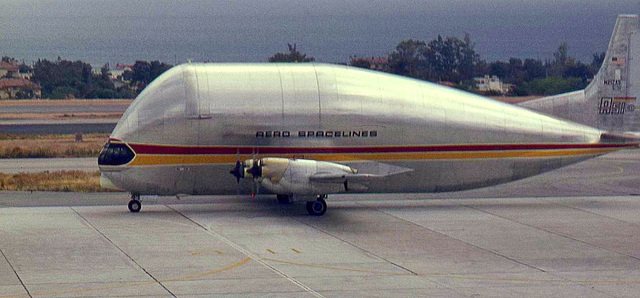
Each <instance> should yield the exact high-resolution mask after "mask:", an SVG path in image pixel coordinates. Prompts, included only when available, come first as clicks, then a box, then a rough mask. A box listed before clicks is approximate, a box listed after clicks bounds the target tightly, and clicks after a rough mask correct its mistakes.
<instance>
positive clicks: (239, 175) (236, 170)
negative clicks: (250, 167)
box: [229, 161, 244, 183]
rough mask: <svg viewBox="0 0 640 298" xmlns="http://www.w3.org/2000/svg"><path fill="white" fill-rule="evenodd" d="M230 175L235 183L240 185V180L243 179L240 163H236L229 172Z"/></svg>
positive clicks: (242, 169)
mask: <svg viewBox="0 0 640 298" xmlns="http://www.w3.org/2000/svg"><path fill="white" fill-rule="evenodd" d="M229 173H230V174H232V175H233V176H235V177H236V182H237V183H240V178H244V167H243V165H242V163H240V161H236V166H235V167H234V168H233V170H231V171H229Z"/></svg>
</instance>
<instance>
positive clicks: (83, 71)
mask: <svg viewBox="0 0 640 298" xmlns="http://www.w3.org/2000/svg"><path fill="white" fill-rule="evenodd" d="M105 70H106V71H107V72H106V73H105ZM31 79H32V81H34V82H36V83H39V84H40V85H41V86H42V95H43V97H45V98H54V99H61V98H131V97H132V96H133V94H132V93H131V92H130V91H129V90H128V89H127V88H122V89H119V90H116V89H115V87H114V84H113V83H112V82H111V80H110V76H109V75H108V69H106V67H103V68H102V73H100V74H93V73H92V71H91V65H89V64H87V63H84V62H82V61H67V60H63V59H58V60H56V61H55V62H52V61H49V60H46V59H45V60H38V62H36V64H35V65H34V67H33V76H32V78H31Z"/></svg>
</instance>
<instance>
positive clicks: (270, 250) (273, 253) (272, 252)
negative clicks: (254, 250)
mask: <svg viewBox="0 0 640 298" xmlns="http://www.w3.org/2000/svg"><path fill="white" fill-rule="evenodd" d="M267 251H268V252H269V253H271V254H272V255H275V254H276V252H275V251H273V250H272V249H270V248H269V249H267Z"/></svg>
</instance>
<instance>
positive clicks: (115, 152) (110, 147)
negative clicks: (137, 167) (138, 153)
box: [98, 143, 135, 166]
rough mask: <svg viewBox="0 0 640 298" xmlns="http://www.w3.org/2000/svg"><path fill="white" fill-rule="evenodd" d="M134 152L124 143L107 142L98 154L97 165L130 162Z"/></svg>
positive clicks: (116, 164) (117, 164) (115, 164)
mask: <svg viewBox="0 0 640 298" xmlns="http://www.w3.org/2000/svg"><path fill="white" fill-rule="evenodd" d="M134 156H135V153H133V151H131V149H129V147H128V146H127V145H125V144H113V143H107V144H106V145H104V148H102V152H100V156H98V164H99V165H107V166H119V165H123V164H126V163H128V162H130V161H131V160H132V159H133V157H134Z"/></svg>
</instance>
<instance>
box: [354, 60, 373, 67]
mask: <svg viewBox="0 0 640 298" xmlns="http://www.w3.org/2000/svg"><path fill="white" fill-rule="evenodd" d="M351 66H355V67H360V68H365V69H371V61H369V60H367V59H362V58H353V59H351Z"/></svg>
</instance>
